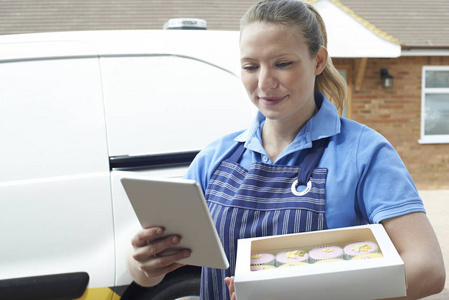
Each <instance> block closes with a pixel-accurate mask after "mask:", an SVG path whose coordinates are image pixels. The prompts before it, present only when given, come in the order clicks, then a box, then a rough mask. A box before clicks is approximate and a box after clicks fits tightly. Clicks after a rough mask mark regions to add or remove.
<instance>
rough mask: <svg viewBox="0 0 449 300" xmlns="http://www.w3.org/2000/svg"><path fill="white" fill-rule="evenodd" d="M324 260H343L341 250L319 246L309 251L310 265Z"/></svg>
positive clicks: (335, 247)
mask: <svg viewBox="0 0 449 300" xmlns="http://www.w3.org/2000/svg"><path fill="white" fill-rule="evenodd" d="M325 259H343V249H342V248H341V247H338V246H321V247H316V248H313V249H312V250H310V251H309V261H310V263H316V262H317V261H320V260H325Z"/></svg>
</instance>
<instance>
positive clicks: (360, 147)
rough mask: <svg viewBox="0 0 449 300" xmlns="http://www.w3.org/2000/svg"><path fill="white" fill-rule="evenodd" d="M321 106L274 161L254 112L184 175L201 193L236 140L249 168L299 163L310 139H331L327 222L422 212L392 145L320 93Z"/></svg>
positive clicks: (324, 162) (326, 163)
mask: <svg viewBox="0 0 449 300" xmlns="http://www.w3.org/2000/svg"><path fill="white" fill-rule="evenodd" d="M315 101H316V102H317V104H318V106H319V104H320V103H321V107H320V109H319V111H318V113H317V114H316V115H315V116H314V117H312V118H311V119H310V120H309V121H308V122H307V123H306V125H305V126H304V127H303V128H302V130H301V131H300V132H299V134H298V135H297V136H296V138H295V140H294V141H293V142H292V143H291V144H290V145H289V146H288V147H287V148H286V149H284V151H283V152H282V153H281V154H280V155H279V157H278V159H277V161H275V162H273V161H271V159H270V158H269V156H268V155H267V153H266V152H265V150H264V148H263V146H262V139H261V130H262V127H263V124H264V122H265V117H264V116H263V115H262V114H261V113H260V112H258V114H257V116H256V118H255V120H254V122H253V123H252V125H251V127H250V128H248V129H247V130H245V131H242V132H236V133H232V134H229V135H227V136H225V137H222V138H220V139H218V140H216V141H214V142H213V143H212V144H210V145H209V146H208V147H206V148H205V149H204V150H202V151H201V152H200V153H199V154H198V156H197V157H196V158H195V159H194V161H193V162H192V164H191V166H190V167H189V170H188V171H187V174H186V176H185V177H186V178H189V179H193V180H195V181H197V182H198V183H199V184H200V185H201V187H202V189H203V193H205V192H206V189H207V185H208V183H209V179H210V178H211V176H212V174H213V172H214V171H215V169H216V168H217V167H218V166H219V164H220V163H221V162H222V161H223V160H225V159H227V158H229V157H230V155H231V154H232V153H233V151H234V150H235V149H236V147H237V146H238V144H239V143H240V142H243V143H244V146H245V148H246V151H245V152H244V154H243V156H242V158H241V161H240V165H241V166H242V167H243V168H245V169H247V170H249V169H250V167H251V165H252V164H253V163H255V162H263V163H266V164H273V165H279V166H281V165H287V166H301V164H302V161H303V159H304V157H305V155H306V154H307V151H308V149H309V148H311V147H312V141H314V140H317V139H321V138H324V137H330V141H329V145H328V147H327V149H326V150H325V151H324V154H323V156H322V158H321V160H320V162H319V165H318V167H319V168H327V169H328V175H327V182H326V220H327V225H328V228H339V227H347V226H354V225H362V224H366V223H379V222H380V221H382V220H385V219H388V218H392V217H396V216H401V215H404V214H408V213H412V212H425V210H424V206H423V203H422V200H421V198H420V197H419V194H418V191H417V189H416V187H415V185H414V183H413V181H412V179H411V177H410V174H409V173H408V171H407V169H406V167H405V166H404V164H403V162H402V160H401V158H400V157H399V155H398V153H397V152H396V150H395V149H394V148H393V146H392V145H391V144H390V143H389V142H388V141H387V140H386V139H385V138H384V137H383V136H381V135H380V134H379V133H377V132H376V131H374V130H372V129H370V128H368V127H367V126H365V125H362V124H359V123H357V122H355V121H352V120H348V119H345V118H340V117H339V115H338V112H337V110H336V108H335V106H334V105H333V104H332V103H330V102H329V100H327V99H326V97H325V96H324V95H323V94H322V93H319V92H316V93H315Z"/></svg>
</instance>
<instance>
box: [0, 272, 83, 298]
mask: <svg viewBox="0 0 449 300" xmlns="http://www.w3.org/2000/svg"><path fill="white" fill-rule="evenodd" d="M88 283H89V274H87V273H86V272H77V273H65V274H54V275H42V276H33V277H24V278H14V279H5V280H0V293H1V294H0V298H1V299H8V300H28V299H29V300H31V299H33V300H34V299H40V300H46V299H58V300H62V299H67V300H68V299H77V298H80V297H81V296H82V295H83V294H84V292H85V290H86V287H87V284H88Z"/></svg>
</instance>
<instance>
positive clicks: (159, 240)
mask: <svg viewBox="0 0 449 300" xmlns="http://www.w3.org/2000/svg"><path fill="white" fill-rule="evenodd" d="M163 235H164V229H163V228H161V227H151V228H145V229H142V230H140V231H139V232H138V233H137V234H136V235H135V236H134V237H133V238H132V239H131V244H132V246H133V248H134V249H133V252H132V258H133V259H134V260H135V261H136V262H137V263H138V267H139V269H140V270H141V271H143V272H144V273H145V275H146V276H147V277H156V276H161V275H165V274H167V273H169V272H171V271H173V270H176V269H177V268H179V267H181V266H183V264H179V263H177V261H179V260H181V259H185V258H187V257H189V256H190V253H191V252H190V250H187V249H181V250H173V251H171V252H170V254H164V253H166V252H163V251H164V250H166V249H169V248H171V247H173V246H176V245H178V244H179V243H180V242H181V239H180V237H179V236H177V235H171V236H167V237H163ZM149 240H151V242H149ZM170 250H171V249H170Z"/></svg>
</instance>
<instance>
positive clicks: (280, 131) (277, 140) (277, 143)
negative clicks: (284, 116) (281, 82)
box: [262, 107, 318, 162]
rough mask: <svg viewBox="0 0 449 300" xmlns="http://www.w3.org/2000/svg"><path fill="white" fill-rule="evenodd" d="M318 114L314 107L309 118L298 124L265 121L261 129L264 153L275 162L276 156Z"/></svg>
mask: <svg viewBox="0 0 449 300" xmlns="http://www.w3.org/2000/svg"><path fill="white" fill-rule="evenodd" d="M317 112H318V109H317V108H316V107H315V108H314V110H313V112H312V113H311V114H309V117H308V118H306V119H305V120H304V121H302V122H300V123H298V122H297V121H296V122H295V120H293V122H283V121H281V120H270V119H266V121H265V124H264V126H263V128H262V143H263V147H264V149H265V151H266V152H267V154H268V156H269V157H270V158H271V160H272V161H273V162H275V161H276V160H277V158H278V156H279V155H280V154H281V152H282V151H284V149H285V148H287V146H288V145H290V144H291V143H292V142H293V140H294V139H295V138H296V136H297V135H298V133H299V132H300V131H301V130H302V128H303V127H304V126H305V125H306V123H307V122H308V121H309V120H310V119H311V118H312V117H313V116H314V115H315V114H316V113H317Z"/></svg>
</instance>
